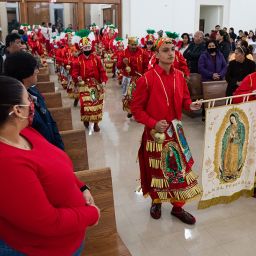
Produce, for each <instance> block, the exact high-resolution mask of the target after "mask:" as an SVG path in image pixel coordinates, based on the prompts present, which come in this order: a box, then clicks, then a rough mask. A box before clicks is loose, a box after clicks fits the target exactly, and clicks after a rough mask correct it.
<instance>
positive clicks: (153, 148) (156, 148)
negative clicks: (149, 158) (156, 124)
mask: <svg viewBox="0 0 256 256" xmlns="http://www.w3.org/2000/svg"><path fill="white" fill-rule="evenodd" d="M162 150H163V144H160V143H156V142H155V141H152V140H147V143H146V151H147V152H161V151H162Z"/></svg>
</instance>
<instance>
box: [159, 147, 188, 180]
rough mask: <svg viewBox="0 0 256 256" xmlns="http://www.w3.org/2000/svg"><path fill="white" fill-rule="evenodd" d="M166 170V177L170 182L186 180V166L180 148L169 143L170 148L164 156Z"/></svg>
mask: <svg viewBox="0 0 256 256" xmlns="http://www.w3.org/2000/svg"><path fill="white" fill-rule="evenodd" d="M164 161H165V164H164V168H163V169H164V172H165V177H166V178H167V179H168V181H169V182H172V183H181V182H184V176H185V171H184V166H183V163H182V159H181V157H180V155H179V152H178V150H177V149H176V148H175V147H174V146H173V145H171V144H169V145H168V150H167V151H166V154H165V156H164Z"/></svg>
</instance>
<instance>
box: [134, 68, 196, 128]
mask: <svg viewBox="0 0 256 256" xmlns="http://www.w3.org/2000/svg"><path fill="white" fill-rule="evenodd" d="M154 70H156V71H157V72H158V74H159V75H160V77H161V78H162V81H163V84H164V85H165V90H166V93H167V96H168V101H169V104H170V105H169V106H168V105H167V101H166V97H165V92H164V90H163V87H162V84H161V82H160V80H159V79H158V77H157V75H156V73H155V71H154ZM174 78H175V82H176V84H175V88H174V87H172V86H167V85H169V84H172V85H173V86H174V83H173V81H174ZM149 81H154V83H149ZM147 83H148V84H147ZM145 88H147V89H146V90H145ZM133 97H134V99H133V102H132V109H131V110H132V113H133V115H134V117H135V119H136V120H137V121H138V122H140V123H142V124H144V125H146V126H147V127H149V128H154V127H155V125H156V123H157V122H158V121H160V120H164V119H165V120H166V121H167V122H171V121H172V120H173V119H175V118H177V119H179V120H180V119H181V116H182V108H184V109H185V110H187V111H190V104H191V99H190V94H189V91H188V86H187V84H186V81H185V79H184V78H183V75H182V72H180V71H179V70H177V69H174V68H173V66H171V72H170V74H169V75H167V74H166V72H165V71H164V70H163V69H162V68H161V67H159V65H158V64H156V65H155V67H154V68H153V69H151V70H149V71H148V72H146V73H145V75H144V76H143V77H141V78H140V79H139V80H138V81H137V86H136V91H135V93H134V94H133Z"/></svg>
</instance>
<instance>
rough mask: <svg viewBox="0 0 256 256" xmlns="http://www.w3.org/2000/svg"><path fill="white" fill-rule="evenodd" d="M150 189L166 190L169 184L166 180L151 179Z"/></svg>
mask: <svg viewBox="0 0 256 256" xmlns="http://www.w3.org/2000/svg"><path fill="white" fill-rule="evenodd" d="M151 187H152V188H168V187H169V183H168V181H167V180H166V179H157V178H152V180H151Z"/></svg>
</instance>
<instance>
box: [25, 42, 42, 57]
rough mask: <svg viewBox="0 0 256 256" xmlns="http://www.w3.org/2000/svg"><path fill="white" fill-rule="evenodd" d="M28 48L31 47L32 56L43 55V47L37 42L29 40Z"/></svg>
mask: <svg viewBox="0 0 256 256" xmlns="http://www.w3.org/2000/svg"><path fill="white" fill-rule="evenodd" d="M29 46H30V47H31V52H32V54H38V55H40V56H41V55H43V54H44V50H43V46H42V44H41V43H40V41H39V40H35V41H34V40H31V41H30V45H29Z"/></svg>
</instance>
